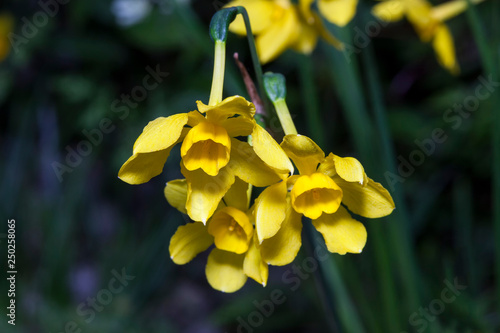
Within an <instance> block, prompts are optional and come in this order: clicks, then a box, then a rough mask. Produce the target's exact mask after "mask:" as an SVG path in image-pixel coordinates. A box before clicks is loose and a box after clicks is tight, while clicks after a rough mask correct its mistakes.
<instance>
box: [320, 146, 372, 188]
mask: <svg viewBox="0 0 500 333" xmlns="http://www.w3.org/2000/svg"><path fill="white" fill-rule="evenodd" d="M330 161H333V164H331V163H329V162H330ZM331 165H333V166H334V168H335V170H334V171H333V172H331V171H326V172H325V174H326V175H328V176H330V177H333V176H334V175H335V174H337V175H339V176H340V177H341V178H342V179H343V180H345V181H348V182H357V183H360V184H361V185H364V184H366V183H367V179H366V174H365V169H364V168H363V165H361V163H360V162H359V161H358V160H357V159H355V158H354V157H340V156H337V155H334V154H332V153H330V154H329V155H328V156H327V158H326V159H325V161H323V163H321V165H320V167H319V168H318V171H319V172H321V173H323V172H322V171H323V170H325V169H327V168H328V166H331Z"/></svg>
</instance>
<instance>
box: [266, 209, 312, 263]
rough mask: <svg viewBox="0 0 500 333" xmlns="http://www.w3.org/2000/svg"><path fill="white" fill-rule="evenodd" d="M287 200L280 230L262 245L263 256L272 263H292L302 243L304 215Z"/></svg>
mask: <svg viewBox="0 0 500 333" xmlns="http://www.w3.org/2000/svg"><path fill="white" fill-rule="evenodd" d="M287 201H288V202H287V209H286V217H285V220H284V221H283V223H282V224H281V228H280V230H279V231H278V232H277V233H276V235H274V236H273V237H271V238H268V239H266V240H264V241H263V242H262V244H261V245H260V251H261V254H262V258H263V259H264V261H265V262H267V263H268V264H270V265H275V266H283V265H287V264H289V263H291V262H292V261H293V259H295V257H296V256H297V253H298V252H299V250H300V246H301V245H302V239H301V232H302V221H301V217H302V216H301V215H300V214H298V213H296V212H295V210H294V209H293V208H292V205H291V204H290V202H289V200H287Z"/></svg>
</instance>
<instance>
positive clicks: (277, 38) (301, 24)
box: [226, 0, 343, 64]
mask: <svg viewBox="0 0 500 333" xmlns="http://www.w3.org/2000/svg"><path fill="white" fill-rule="evenodd" d="M337 1H340V2H342V1H341V0H337ZM337 1H336V2H337ZM323 2H325V3H326V2H330V1H323ZM235 6H243V7H245V9H246V10H247V12H248V16H249V18H250V24H251V26H252V32H253V34H254V35H256V39H255V43H256V48H257V53H258V55H259V58H260V61H261V62H262V63H263V64H265V63H268V62H270V61H271V60H274V59H275V58H276V57H278V56H279V55H280V54H281V53H283V52H284V51H285V50H286V49H289V48H292V49H294V50H296V51H298V52H300V53H303V54H310V53H311V52H312V51H313V50H314V48H315V47H316V44H317V42H318V38H319V37H321V38H323V39H324V40H326V41H327V42H328V43H330V44H332V45H333V46H335V47H336V48H338V49H342V48H343V45H342V43H341V42H340V41H339V40H338V39H336V38H335V37H334V36H333V35H332V34H330V33H329V32H328V30H327V29H326V28H325V27H324V25H323V23H322V21H321V18H320V17H319V15H318V14H317V13H315V12H313V11H311V9H310V6H311V1H308V0H301V1H300V4H299V5H294V4H293V3H292V2H291V1H290V0H236V1H232V2H230V3H228V4H227V5H226V7H235ZM229 30H231V31H232V32H234V33H236V34H239V35H245V34H246V28H245V24H244V21H243V19H242V17H240V16H239V17H236V19H235V20H234V21H233V23H231V25H230V26H229Z"/></svg>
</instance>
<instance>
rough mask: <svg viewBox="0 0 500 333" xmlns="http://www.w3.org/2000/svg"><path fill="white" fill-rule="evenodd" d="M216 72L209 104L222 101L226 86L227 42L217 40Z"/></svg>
mask: <svg viewBox="0 0 500 333" xmlns="http://www.w3.org/2000/svg"><path fill="white" fill-rule="evenodd" d="M214 58H215V59H214V74H213V77H212V90H211V91H210V101H209V102H208V105H211V106H213V105H216V104H218V103H220V102H221V101H222V90H223V87H224V70H225V68H226V42H224V41H221V40H216V41H215V56H214Z"/></svg>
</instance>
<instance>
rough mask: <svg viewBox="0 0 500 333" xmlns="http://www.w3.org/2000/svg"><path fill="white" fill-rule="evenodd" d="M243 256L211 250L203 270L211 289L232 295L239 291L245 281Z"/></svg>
mask: <svg viewBox="0 0 500 333" xmlns="http://www.w3.org/2000/svg"><path fill="white" fill-rule="evenodd" d="M244 259H245V255H243V254H236V253H232V252H227V251H222V250H219V249H217V248H216V249H213V250H212V252H210V255H209V256H208V260H207V266H206V268H205V274H206V275H207V280H208V283H209V284H210V285H211V286H212V288H214V289H216V290H219V291H222V292H225V293H233V292H235V291H237V290H239V289H240V288H241V287H243V285H245V282H246V281H247V276H246V275H245V273H244V272H243V260H244Z"/></svg>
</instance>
